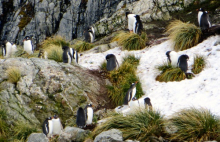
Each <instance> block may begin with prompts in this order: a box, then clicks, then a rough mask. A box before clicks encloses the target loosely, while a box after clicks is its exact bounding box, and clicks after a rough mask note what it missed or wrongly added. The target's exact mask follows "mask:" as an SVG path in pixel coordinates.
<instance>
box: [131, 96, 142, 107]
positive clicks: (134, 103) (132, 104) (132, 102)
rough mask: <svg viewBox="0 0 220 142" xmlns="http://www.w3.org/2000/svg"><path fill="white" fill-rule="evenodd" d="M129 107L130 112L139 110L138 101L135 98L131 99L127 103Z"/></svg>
mask: <svg viewBox="0 0 220 142" xmlns="http://www.w3.org/2000/svg"><path fill="white" fill-rule="evenodd" d="M129 106H130V108H131V110H137V109H139V108H140V103H139V100H138V99H137V98H136V97H133V98H132V100H131V101H130V102H129Z"/></svg>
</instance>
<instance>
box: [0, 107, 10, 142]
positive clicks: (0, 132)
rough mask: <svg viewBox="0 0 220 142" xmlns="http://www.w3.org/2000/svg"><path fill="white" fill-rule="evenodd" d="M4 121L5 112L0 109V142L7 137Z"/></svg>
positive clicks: (6, 127)
mask: <svg viewBox="0 0 220 142" xmlns="http://www.w3.org/2000/svg"><path fill="white" fill-rule="evenodd" d="M6 119H7V115H6V111H5V110H3V109H1V108H0V141H5V140H6V139H7V136H8V131H9V126H8V124H7V123H6V122H5V120H6Z"/></svg>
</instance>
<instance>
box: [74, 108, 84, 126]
mask: <svg viewBox="0 0 220 142" xmlns="http://www.w3.org/2000/svg"><path fill="white" fill-rule="evenodd" d="M76 124H77V126H78V127H79V128H84V127H85V124H86V117H85V113H84V110H83V108H82V107H80V108H79V109H78V110H77V117H76Z"/></svg>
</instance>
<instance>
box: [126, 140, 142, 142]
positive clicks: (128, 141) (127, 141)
mask: <svg viewBox="0 0 220 142" xmlns="http://www.w3.org/2000/svg"><path fill="white" fill-rule="evenodd" d="M125 142H140V141H137V140H126V141H125Z"/></svg>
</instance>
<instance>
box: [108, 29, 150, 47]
mask: <svg viewBox="0 0 220 142" xmlns="http://www.w3.org/2000/svg"><path fill="white" fill-rule="evenodd" d="M112 41H117V42H118V44H119V45H121V46H123V49H126V50H140V49H143V48H145V47H146V42H147V41H148V39H147V34H146V33H144V32H142V34H141V35H138V34H134V33H128V32H120V33H119V34H117V35H116V36H115V37H114V38H113V40H112Z"/></svg>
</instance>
